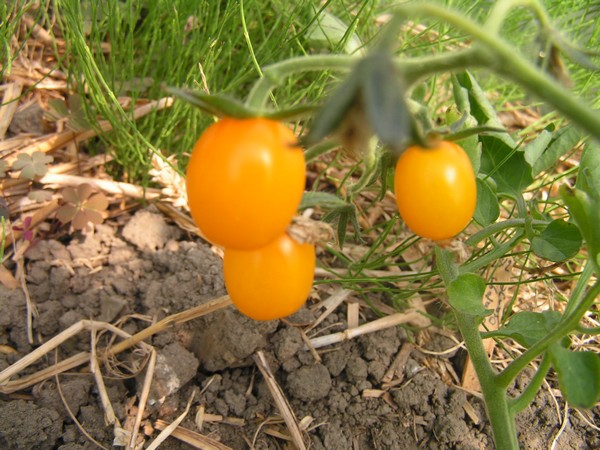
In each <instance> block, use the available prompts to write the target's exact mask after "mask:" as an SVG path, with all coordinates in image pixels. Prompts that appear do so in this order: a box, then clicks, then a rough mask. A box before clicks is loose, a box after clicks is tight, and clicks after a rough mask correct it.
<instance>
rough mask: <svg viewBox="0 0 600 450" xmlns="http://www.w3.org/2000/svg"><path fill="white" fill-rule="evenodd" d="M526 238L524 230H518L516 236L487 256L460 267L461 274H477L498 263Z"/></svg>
mask: <svg viewBox="0 0 600 450" xmlns="http://www.w3.org/2000/svg"><path fill="white" fill-rule="evenodd" d="M524 237H525V233H523V231H522V230H518V231H517V232H516V233H515V235H514V236H513V237H512V238H511V239H510V240H509V241H507V242H505V243H504V244H501V245H499V246H498V247H496V248H495V249H494V250H492V251H491V252H488V253H486V254H485V255H483V256H481V257H479V258H477V259H476V260H474V261H471V262H468V263H465V264H463V265H462V266H460V268H459V272H460V273H469V272H477V271H478V270H479V269H481V268H483V267H486V266H487V265H488V264H490V263H492V262H494V261H496V260H497V259H499V258H502V257H504V256H505V255H506V253H507V252H508V251H509V250H510V249H512V248H513V247H514V246H515V245H517V244H518V243H519V242H520V241H521V239H523V238H524Z"/></svg>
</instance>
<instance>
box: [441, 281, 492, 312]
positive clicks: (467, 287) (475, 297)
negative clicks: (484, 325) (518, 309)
mask: <svg viewBox="0 0 600 450" xmlns="http://www.w3.org/2000/svg"><path fill="white" fill-rule="evenodd" d="M484 293H485V281H483V278H481V277H480V276H479V275H475V274H472V273H465V274H462V275H459V276H458V277H457V278H455V279H454V280H453V281H451V282H450V284H449V285H448V297H449V301H450V305H451V306H452V307H453V308H454V309H456V310H457V311H459V312H460V313H461V314H467V315H471V316H476V317H479V318H483V317H485V316H489V315H490V314H491V313H492V310H491V309H486V308H485V307H484V306H483V294H484Z"/></svg>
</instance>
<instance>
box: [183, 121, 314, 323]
mask: <svg viewBox="0 0 600 450" xmlns="http://www.w3.org/2000/svg"><path fill="white" fill-rule="evenodd" d="M297 142H298V141H297V139H296V137H295V136H294V133H293V132H292V131H291V130H290V129H289V128H287V127H286V126H285V125H283V124H281V123H279V122H276V121H273V120H269V119H264V118H251V119H234V118H224V119H222V120H220V121H218V122H216V123H215V124H213V125H211V126H210V127H209V128H208V129H207V130H206V131H205V132H204V133H203V134H202V136H201V137H200V139H199V140H198V141H197V142H196V145H195V146H194V150H193V152H192V155H191V158H190V161H189V164H188V168H187V174H186V185H187V194H188V204H189V207H190V211H191V214H192V217H193V219H194V221H195V223H196V225H197V226H198V228H200V230H201V231H202V233H203V234H204V235H205V236H206V238H207V239H208V240H210V241H211V242H213V243H214V244H217V245H220V246H222V247H223V248H224V249H225V250H224V256H223V272H224V277H225V287H226V288H227V292H228V293H229V296H230V297H231V300H232V301H233V303H234V304H235V305H236V307H237V308H238V309H239V310H240V311H241V312H242V313H243V314H245V315H247V316H248V317H251V318H253V319H256V320H273V319H278V318H282V317H285V316H288V315H290V314H292V313H294V312H296V311H297V310H298V309H299V308H300V307H301V306H302V305H303V304H304V302H305V301H306V299H307V297H308V295H309V293H310V290H311V287H312V283H313V278H314V270H315V248H314V245H313V244H308V243H299V242H297V241H295V240H293V239H292V238H291V237H289V236H288V234H287V233H286V229H287V227H288V226H289V224H290V222H291V220H292V218H293V216H294V214H295V213H296V210H297V208H298V205H299V204H300V201H301V199H302V194H303V192H304V188H305V183H306V181H305V178H306V166H305V160H304V152H303V150H302V148H300V147H299V146H298V144H297Z"/></svg>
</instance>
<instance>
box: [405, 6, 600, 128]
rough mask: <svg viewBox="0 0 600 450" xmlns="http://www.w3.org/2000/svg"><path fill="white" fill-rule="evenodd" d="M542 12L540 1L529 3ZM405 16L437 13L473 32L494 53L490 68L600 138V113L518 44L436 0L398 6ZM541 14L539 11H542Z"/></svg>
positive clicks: (490, 52) (455, 24)
mask: <svg viewBox="0 0 600 450" xmlns="http://www.w3.org/2000/svg"><path fill="white" fill-rule="evenodd" d="M529 5H531V6H532V7H534V8H535V11H536V12H538V10H539V9H540V7H539V5H538V6H537V8H536V6H535V4H534V3H529ZM397 11H398V12H401V13H402V14H403V15H404V16H405V17H415V16H419V15H425V16H429V17H437V18H439V19H441V20H444V21H446V22H447V23H449V24H451V25H454V26H456V27H457V28H459V29H461V30H463V31H464V32H466V33H468V34H470V35H471V36H473V38H475V39H476V40H477V42H478V43H479V44H480V45H482V46H483V47H485V49H486V51H487V52H488V53H489V54H490V58H488V60H489V61H493V65H491V66H490V67H489V68H490V69H491V70H493V71H494V72H496V73H498V74H500V75H503V76H505V77H506V78H508V79H510V80H512V81H515V82H517V83H518V84H520V85H521V86H523V87H524V88H525V89H527V90H528V91H529V92H531V93H533V94H535V95H537V96H538V97H539V98H541V99H542V100H544V101H546V102H547V103H549V104H550V105H552V106H553V107H554V108H556V109H557V110H558V111H560V112H561V113H562V114H564V115H565V116H566V117H568V118H569V119H571V120H572V121H573V122H575V123H576V124H578V125H579V126H580V127H581V128H583V129H584V130H585V131H586V132H588V133H589V134H590V135H592V136H595V137H596V138H597V139H600V115H599V114H598V112H597V111H595V110H593V109H592V108H590V107H589V106H587V105H586V104H584V103H583V102H581V101H580V100H578V99H577V98H576V96H574V95H573V93H572V92H570V91H569V90H568V89H566V88H565V87H564V86H562V85H561V84H559V83H557V82H556V81H554V80H553V79H552V78H551V77H550V76H549V75H547V74H546V73H543V72H541V71H540V70H539V69H538V68H537V67H535V66H534V65H533V64H531V63H530V62H529V61H527V60H526V59H525V58H523V57H522V56H521V55H520V54H519V53H518V52H517V51H516V50H515V48H514V47H512V46H511V45H510V44H509V43H508V42H506V41H505V40H504V39H502V38H501V37H500V36H498V34H496V33H490V32H489V30H487V29H486V28H485V27H482V26H480V25H479V24H477V23H475V22H473V21H471V20H470V19H468V18H466V17H464V16H463V15H461V14H459V13H456V12H454V11H451V10H449V9H446V8H442V7H440V6H438V5H435V4H428V3H410V4H407V5H403V6H401V7H400V8H398V10H397ZM538 16H539V14H538Z"/></svg>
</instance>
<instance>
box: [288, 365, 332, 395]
mask: <svg viewBox="0 0 600 450" xmlns="http://www.w3.org/2000/svg"><path fill="white" fill-rule="evenodd" d="M287 385H288V389H289V392H290V394H291V395H292V396H293V397H295V398H297V399H299V400H304V401H314V400H320V399H322V398H325V397H326V396H327V395H328V394H329V391H330V390H331V385H332V383H331V375H329V371H328V370H327V368H326V367H325V366H324V365H323V364H314V365H312V366H303V367H301V368H300V369H298V370H297V371H296V372H292V373H290V374H289V375H288V379H287Z"/></svg>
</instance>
